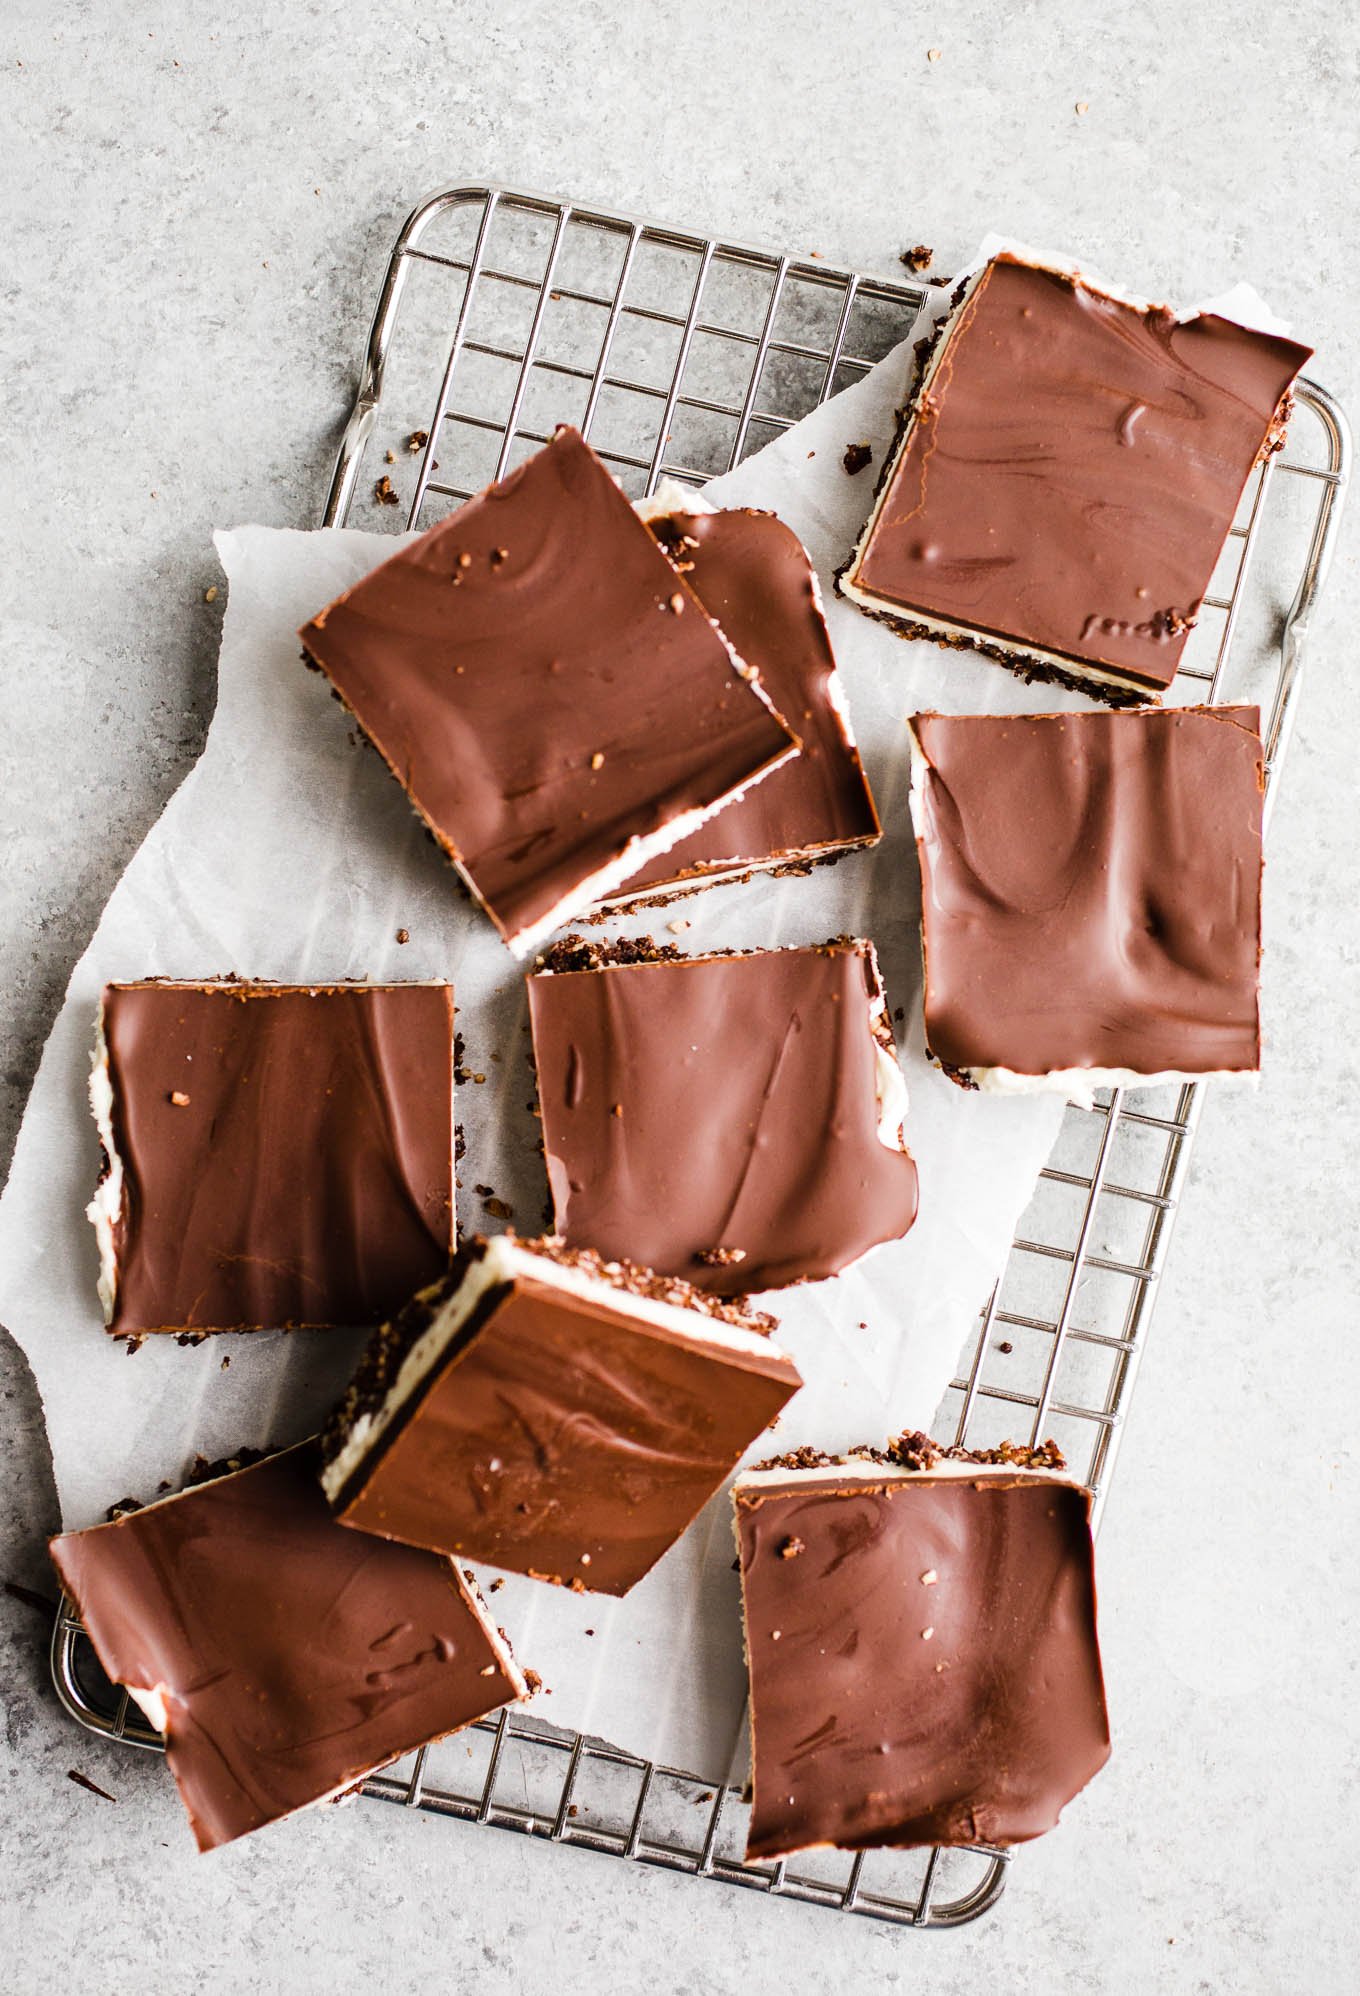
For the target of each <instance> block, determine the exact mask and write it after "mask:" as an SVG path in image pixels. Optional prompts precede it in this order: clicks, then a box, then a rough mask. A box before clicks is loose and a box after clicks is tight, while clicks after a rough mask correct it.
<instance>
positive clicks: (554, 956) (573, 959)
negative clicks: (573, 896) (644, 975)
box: [534, 933, 686, 977]
mask: <svg viewBox="0 0 1360 1996" xmlns="http://www.w3.org/2000/svg"><path fill="white" fill-rule="evenodd" d="M684 961H686V958H685V956H684V952H683V951H682V950H679V949H677V948H676V946H675V944H674V943H659V942H657V941H656V939H655V937H653V936H619V937H617V938H616V939H615V940H614V941H612V942H610V941H608V940H605V941H601V942H595V941H592V939H591V938H590V937H589V936H581V935H577V934H575V933H573V934H571V935H567V936H563V938H562V940H561V941H560V942H556V943H552V944H550V945H549V947H548V948H547V949H545V950H544V951H543V952H542V954H541V955H540V956H537V957H536V958H535V959H534V970H535V971H536V972H546V973H547V974H548V975H549V976H553V977H556V976H557V975H559V973H561V972H563V971H570V970H607V969H609V968H610V967H611V966H612V965H614V964H623V963H679V962H684Z"/></svg>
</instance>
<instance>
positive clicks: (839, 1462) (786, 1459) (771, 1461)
mask: <svg viewBox="0 0 1360 1996" xmlns="http://www.w3.org/2000/svg"><path fill="white" fill-rule="evenodd" d="M844 1463H845V1457H844V1456H843V1455H828V1454H827V1453H826V1450H825V1449H820V1448H810V1447H809V1446H808V1445H807V1443H804V1444H803V1445H802V1447H800V1448H791V1449H790V1450H789V1451H788V1453H787V1454H786V1455H770V1456H766V1458H765V1460H764V1462H753V1463H752V1464H751V1467H752V1469H753V1470H754V1469H840V1468H842V1467H843V1465H844Z"/></svg>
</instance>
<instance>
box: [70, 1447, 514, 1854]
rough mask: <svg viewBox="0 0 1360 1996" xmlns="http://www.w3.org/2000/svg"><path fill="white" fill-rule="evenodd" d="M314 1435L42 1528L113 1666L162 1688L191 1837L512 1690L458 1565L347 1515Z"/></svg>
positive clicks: (245, 1818) (315, 1786) (337, 1776)
mask: <svg viewBox="0 0 1360 1996" xmlns="http://www.w3.org/2000/svg"><path fill="white" fill-rule="evenodd" d="M316 1470H317V1454H316V1447H315V1444H314V1443H305V1444H304V1445H303V1446H302V1447H301V1448H296V1449H289V1450H288V1451H287V1452H286V1453H285V1454H282V1455H275V1456H270V1457H269V1458H268V1459H267V1460H265V1461H263V1462H259V1463H256V1464H255V1465H254V1466H253V1467H251V1468H249V1469H243V1470H240V1471H238V1472H237V1473H236V1474H235V1475H229V1476H224V1477H221V1478H220V1479H218V1480H217V1481H215V1482H210V1483H203V1484H200V1485H199V1486H198V1487H197V1488H196V1489H192V1490H188V1491H186V1492H185V1493H184V1494H183V1495H181V1496H178V1497H168V1498H165V1499H164V1500H163V1501H162V1502H160V1503H157V1504H151V1505H148V1506H147V1507H146V1508H145V1509H142V1510H137V1511H132V1512H130V1513H128V1514H126V1515H124V1516H122V1517H120V1518H118V1519H117V1520H116V1522H115V1523H113V1524H110V1525H98V1526H96V1527H95V1528H94V1529H93V1530H92V1531H86V1532H73V1533H70V1534H68V1535H67V1536H66V1537H64V1538H57V1539H54V1540H53V1541H52V1558H53V1560H54V1562H55V1564H56V1568H57V1571H58V1573H59V1574H60V1576H61V1582H62V1585H63V1587H65V1589H66V1591H67V1593H68V1594H69V1595H70V1596H71V1598H72V1599H73V1601H74V1602H75V1604H76V1607H77V1609H78V1611H79V1614H80V1618H81V1621H82V1622H83V1624H84V1626H85V1630H86V1632H87V1634H88V1635H89V1637H90V1640H91V1641H92V1643H93V1644H94V1647H95V1650H96V1652H97V1654H98V1656H99V1660H100V1662H101V1663H102V1665H103V1666H104V1669H105V1671H106V1672H107V1673H108V1675H109V1676H110V1677H111V1678H112V1679H113V1680H114V1682H115V1683H118V1684H125V1685H127V1686H128V1688H129V1689H130V1690H134V1691H140V1692H143V1693H151V1694H155V1695H156V1696H158V1697H159V1698H160V1699H161V1700H162V1701H163V1704H164V1716H165V1731H166V1747H167V1757H168V1759H169V1762H170V1768H171V1771H172V1773H173V1774H174V1777H175V1781H176V1784H177V1785H178V1788H179V1792H180V1799H181V1801H182V1802H183V1804H184V1807H185V1809H186V1810H187V1811H188V1815H189V1821H190V1823H191V1825H192V1827H193V1832H194V1836H195V1838H196V1839H197V1841H198V1846H199V1849H200V1850H210V1849H212V1848H213V1847H214V1846H216V1845H217V1844H224V1843H229V1842H230V1841H231V1840H232V1838H234V1837H239V1836H244V1835H245V1834H246V1833H247V1831H250V1830H256V1829H259V1828H260V1827H261V1826H262V1825H263V1824H265V1823H271V1822H276V1821H277V1820H278V1819H279V1818H280V1817H282V1816H288V1815H291V1814H292V1813H293V1812H294V1811H295V1810H297V1809H302V1808H306V1807H307V1806H308V1804H309V1803H312V1802H319V1801H322V1800H324V1799H326V1798H327V1797H329V1796H331V1795H334V1794H337V1793H340V1792H342V1791H343V1790H344V1789H346V1788H348V1787H350V1786H352V1785H353V1784H354V1783H355V1782H357V1781H360V1780H362V1779H363V1778H364V1777H365V1776H366V1775H369V1774H372V1773H373V1772H374V1771H375V1770H376V1769H377V1768H379V1767H382V1766H384V1765H385V1764H386V1763H387V1762H388V1761H391V1760H395V1759H397V1758H398V1757H399V1756H400V1755H401V1754H403V1753H409V1752H410V1751H411V1750H412V1749H413V1748H415V1747H419V1746H423V1745H425V1744H426V1743H427V1742H428V1741H430V1740H434V1739H438V1738H440V1737H441V1736H442V1735H443V1734H445V1733H450V1732H455V1731H457V1730H458V1728H460V1727H462V1726H466V1725H469V1724H470V1723H471V1722H472V1721H473V1720H474V1719H479V1718H481V1717H482V1715H483V1714H484V1713H486V1712H490V1711H494V1710H495V1708H496V1707H497V1706H498V1705H503V1704H505V1703H506V1702H507V1701H508V1700H510V1699H514V1698H519V1697H522V1696H523V1695H524V1691H525V1684H524V1679H523V1677H522V1676H521V1674H520V1672H519V1670H518V1669H517V1668H516V1666H515V1664H514V1662H513V1661H512V1659H511V1657H510V1655H509V1652H508V1650H507V1649H506V1647H505V1645H504V1644H503V1643H501V1642H499V1641H498V1640H497V1639H496V1636H495V1632H494V1630H493V1628H492V1625H491V1623H490V1621H489V1619H488V1618H487V1616H486V1615H485V1613H484V1611H483V1610H482V1609H481V1608H480V1607H479V1606H478V1604H477V1602H476V1600H475V1599H474V1597H473V1595H472V1593H471V1591H470V1590H469V1589H468V1588H467V1587H466V1586H465V1584H464V1582H463V1579H462V1577H461V1575H460V1574H459V1573H458V1571H457V1569H456V1568H455V1567H454V1566H452V1565H451V1564H450V1562H449V1561H448V1560H446V1559H441V1558H439V1557H438V1556H437V1555H435V1554H433V1553H427V1552H417V1551H415V1550H413V1549H412V1548H411V1547H409V1546H394V1545H389V1544H388V1543H387V1541H386V1540H384V1539H375V1538H365V1537H363V1536H362V1535H361V1534H360V1533H358V1532H346V1531H342V1530H341V1528H340V1527H339V1526H338V1525H337V1524H336V1523H335V1521H334V1519H333V1518H332V1517H331V1515H330V1512H329V1511H328V1510H327V1508H326V1503H325V1499H324V1498H323V1497H322V1495H321V1491H320V1488H319V1487H318V1484H317V1480H316Z"/></svg>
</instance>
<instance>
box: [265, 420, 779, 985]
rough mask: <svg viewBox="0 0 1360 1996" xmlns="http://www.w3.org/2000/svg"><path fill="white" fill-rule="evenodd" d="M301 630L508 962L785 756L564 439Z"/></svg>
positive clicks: (568, 434) (688, 594) (696, 614)
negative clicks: (505, 946)
mask: <svg viewBox="0 0 1360 1996" xmlns="http://www.w3.org/2000/svg"><path fill="white" fill-rule="evenodd" d="M301 636H302V644H303V649H304V653H305V656H306V657H307V658H308V660H309V661H310V662H311V663H312V664H314V665H316V666H319V667H320V669H321V671H322V672H324V673H325V675H326V677H327V678H328V679H329V681H330V683H331V685H332V687H333V688H334V690H335V692H336V693H337V694H338V695H339V697H340V699H341V700H342V701H343V703H344V705H345V706H346V707H347V708H348V709H349V710H350V712H351V713H352V714H353V715H354V717H355V719H356V720H357V721H358V723H359V726H360V727H361V728H362V729H363V731H364V733H365V734H366V735H367V736H368V738H369V740H370V741H371V742H372V743H373V745H374V747H375V748H376V749H377V750H378V752H379V754H380V755H381V756H382V758H383V760H384V761H385V762H386V763H387V765H388V768H389V769H390V770H391V771H392V774H393V775H394V776H395V777H396V778H397V780H398V782H400V783H401V785H402V787H403V788H404V789H405V791H406V794H407V796H408V797H409V798H410V800H411V803H412V804H413V805H414V807H415V809H416V810H417V812H418V813H419V814H420V816H421V817H422V818H423V819H424V821H425V823H426V825H427V826H428V828H429V830H430V832H431V833H432V835H433V837H434V839H435V841H436V842H437V844H438V845H439V846H440V847H441V848H442V849H443V851H444V852H445V853H446V854H447V856H448V857H449V859H451V860H452V861H453V863H454V865H455V866H456V867H457V868H458V870H459V872H460V873H461V875H462V876H463V879H464V880H465V881H466V883H467V885H468V886H469V888H470V889H471V891H472V893H473V895H474V896H475V897H476V899H477V900H478V901H479V902H480V903H481V905H482V906H483V907H484V908H485V910H486V912H487V913H488V915H490V917H491V919H492V921H493V922H494V923H495V924H496V927H497V928H498V929H499V931H500V933H501V935H502V936H503V937H504V938H505V940H506V942H508V943H509V944H510V946H511V948H512V949H514V950H515V951H516V952H517V953H519V954H523V953H524V952H526V951H528V950H530V949H532V948H534V947H536V946H537V945H538V943H540V942H541V941H542V940H543V939H544V938H545V937H546V936H548V935H549V934H551V932H552V930H554V929H555V928H557V927H559V926H560V925H561V923H562V922H564V921H565V920H566V919H567V917H568V916H569V915H571V914H572V913H573V912H574V911H576V910H577V909H580V908H583V907H586V906H587V905H588V904H589V903H590V902H592V901H597V900H599V899H600V898H601V897H602V896H604V895H606V894H608V893H609V892H610V891H611V890H612V889H613V888H614V887H616V886H617V885H618V883H619V882H620V881H621V880H625V879H627V878H628V876H629V875H630V874H633V873H636V872H637V870H638V868H639V867H641V866H644V865H646V864H647V863H648V862H649V861H650V860H652V859H653V858H654V857H655V856H656V855H657V854H658V853H661V852H665V851H667V850H668V849H669V848H670V847H671V846H673V845H675V844H676V843H677V842H678V841H679V840H680V839H682V838H684V837H686V836H687V835H688V834H689V833H690V832H693V831H696V830H697V829H698V828H699V826H700V825H701V824H702V823H703V821H704V820H705V819H706V818H708V817H710V816H711V815H712V814H713V812H714V811H715V810H717V808H718V807H719V806H720V805H722V804H725V803H727V802H728V801H729V800H731V799H732V798H733V797H735V796H737V795H739V794H740V793H741V792H742V791H744V790H745V789H746V788H747V786H748V785H750V784H753V783H755V782H757V781H758V780H759V779H760V778H761V777H763V776H766V775H768V774H769V773H770V771H771V770H774V769H777V768H778V767H780V765H781V764H783V763H785V762H787V761H788V760H789V759H790V758H791V757H792V756H793V755H794V754H795V752H796V750H797V746H798V742H797V733H796V730H794V731H790V729H788V728H786V727H785V726H784V725H783V723H782V721H781V720H780V718H779V716H778V715H777V714H776V712H775V710H774V708H773V707H772V705H771V704H770V701H769V700H768V698H767V697H766V696H765V694H764V692H763V691H762V689H761V687H760V684H759V681H758V680H757V678H756V676H755V674H754V672H753V671H752V670H751V668H750V667H749V666H748V665H747V664H746V663H745V662H744V661H743V660H742V659H740V658H739V657H738V656H737V654H736V653H735V652H734V651H733V649H732V647H731V645H730V644H729V643H728V642H727V639H726V638H725V637H724V636H723V635H722V633H721V632H720V631H719V630H718V629H717V627H716V626H715V625H714V623H713V621H712V619H711V618H710V617H709V615H708V614H707V612H706V610H705V608H704V606H703V604H702V603H701V602H700V600H699V598H698V596H697V595H696V594H695V593H694V591H693V590H692V589H691V588H690V586H689V584H688V582H687V580H686V579H685V577H684V576H683V575H680V574H678V573H677V572H676V570H675V568H674V567H673V566H672V564H671V563H670V562H669V561H668V560H667V559H666V556H665V555H664V554H663V552H662V550H661V548H660V547H659V546H658V545H657V543H656V541H655V540H654V539H653V537H652V535H651V534H650V533H649V532H648V531H647V528H646V527H645V526H644V525H643V523H642V521H641V520H640V519H639V518H638V516H637V514H636V513H635V512H634V511H633V508H632V507H631V506H630V505H629V503H628V501H627V499H626V498H625V497H624V495H623V493H622V492H621V491H620V489H619V487H618V486H617V485H616V483H615V482H614V480H613V479H612V478H611V477H610V475H609V473H608V471H607V470H606V469H605V467H604V465H603V464H602V463H601V462H600V460H599V459H598V458H597V457H596V456H595V453H594V452H593V451H592V450H591V449H590V448H589V446H588V445H587V444H586V443H585V442H584V440H583V439H582V438H581V437H580V436H579V435H578V434H577V432H576V431H575V430H571V429H565V428H564V429H560V430H559V431H558V432H557V434H556V435H555V436H554V438H553V440H552V442H551V443H549V444H548V445H547V446H546V447H545V448H544V449H543V450H541V451H539V452H538V453H537V455H536V456H534V457H531V458H530V459H529V460H528V461H527V462H526V463H525V464H522V465H521V466H520V467H519V469H518V470H517V471H514V472H512V473H511V474H510V476H509V477H508V478H505V479H503V480H502V481H501V483H500V484H499V485H493V486H490V487H489V488H488V489H487V490H486V491H485V492H482V493H480V494H479V495H478V496H477V497H476V498H474V499H470V500H469V501H468V502H467V504H466V505H465V506H462V507H460V508H459V510H458V511H457V512H456V513H453V514H451V515H450V516H449V518H448V519H446V520H442V521H441V522H440V523H439V525H438V526H436V527H433V528H431V530H430V531H429V532H428V533H427V534H425V535H423V536H422V538H421V539H420V540H419V541H417V542H416V543H415V544H414V545H413V546H410V547H407V548H404V549H403V550H402V551H401V552H400V553H399V554H396V555H394V556H393V557H392V559H391V560H390V561H386V562H384V563H383V564H382V566H381V567H380V568H378V569H375V570H374V571H373V573H372V574H371V575H368V576H365V577H364V579H363V580H362V581H361V582H359V583H357V584H356V585H355V587H354V588H353V589H350V590H348V591H346V593H345V594H344V595H343V596H341V597H339V598H338V599H337V600H336V601H335V602H334V603H332V604H331V605H330V607H329V608H328V609H325V610H323V611H321V613H320V614H319V616H317V617H315V618H313V620H312V622H311V623H310V624H308V625H307V626H306V627H305V628H304V630H303V631H302V634H301Z"/></svg>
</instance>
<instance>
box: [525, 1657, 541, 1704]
mask: <svg viewBox="0 0 1360 1996" xmlns="http://www.w3.org/2000/svg"><path fill="white" fill-rule="evenodd" d="M524 1682H525V1683H526V1684H527V1685H528V1687H529V1695H530V1697H531V1698H532V1697H533V1696H535V1695H536V1693H538V1692H540V1691H541V1690H542V1689H543V1679H542V1678H541V1677H540V1676H539V1674H538V1672H537V1671H536V1670H532V1669H530V1668H529V1666H528V1665H526V1666H525V1670H524Z"/></svg>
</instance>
